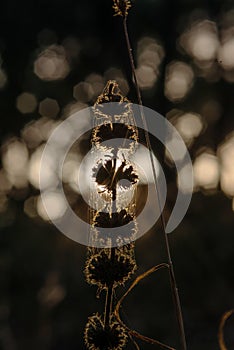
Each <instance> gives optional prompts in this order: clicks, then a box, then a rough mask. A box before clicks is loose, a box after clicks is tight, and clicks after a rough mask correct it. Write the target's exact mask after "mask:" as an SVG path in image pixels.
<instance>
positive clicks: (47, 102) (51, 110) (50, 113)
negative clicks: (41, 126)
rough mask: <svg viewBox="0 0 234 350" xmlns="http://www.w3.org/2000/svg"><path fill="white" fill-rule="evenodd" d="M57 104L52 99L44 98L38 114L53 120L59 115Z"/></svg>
mask: <svg viewBox="0 0 234 350" xmlns="http://www.w3.org/2000/svg"><path fill="white" fill-rule="evenodd" d="M59 109H60V108H59V105H58V102H57V101H56V100H54V99H52V98H46V99H44V100H43V101H41V102H40V104H39V113H40V115H42V116H43V117H47V118H55V117H56V116H57V115H58V113H59Z"/></svg>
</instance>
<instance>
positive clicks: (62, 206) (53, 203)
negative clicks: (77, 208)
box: [37, 191, 68, 221]
mask: <svg viewBox="0 0 234 350" xmlns="http://www.w3.org/2000/svg"><path fill="white" fill-rule="evenodd" d="M44 201H45V202H46V206H47V207H49V208H50V218H49V217H48V214H47V212H46V210H45V207H44V205H43V202H42V199H41V197H38V199H37V212H38V215H39V216H40V217H41V218H42V219H43V220H45V221H50V220H57V219H59V218H61V217H62V216H63V215H64V214H65V212H66V210H67V208H68V203H67V201H66V200H65V198H64V196H63V195H62V194H61V193H60V192H56V191H53V192H52V191H51V192H47V193H46V195H44Z"/></svg>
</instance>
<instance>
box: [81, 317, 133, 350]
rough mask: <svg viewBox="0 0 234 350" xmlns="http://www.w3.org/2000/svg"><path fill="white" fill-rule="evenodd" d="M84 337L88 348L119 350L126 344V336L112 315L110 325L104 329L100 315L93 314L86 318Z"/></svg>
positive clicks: (93, 349)
mask: <svg viewBox="0 0 234 350" xmlns="http://www.w3.org/2000/svg"><path fill="white" fill-rule="evenodd" d="M84 339H85V345H86V347H87V349H88V350H121V349H124V347H125V346H126V344H127V340H128V336H127V333H126V330H125V328H124V327H122V326H121V325H120V324H119V323H118V322H117V321H116V320H115V319H114V317H113V316H112V317H111V322H110V326H109V327H108V329H105V327H104V323H103V321H102V319H101V317H100V316H99V315H98V314H95V315H93V316H91V317H89V319H88V323H87V325H86V327H85V332H84Z"/></svg>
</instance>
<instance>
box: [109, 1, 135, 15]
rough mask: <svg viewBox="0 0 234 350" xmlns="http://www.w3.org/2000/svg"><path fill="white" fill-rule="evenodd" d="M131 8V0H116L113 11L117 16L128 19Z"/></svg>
mask: <svg viewBox="0 0 234 350" xmlns="http://www.w3.org/2000/svg"><path fill="white" fill-rule="evenodd" d="M131 7H132V3H131V1H130V0H114V5H113V9H114V11H115V16H121V17H123V18H126V17H127V15H128V11H129V10H130V8H131Z"/></svg>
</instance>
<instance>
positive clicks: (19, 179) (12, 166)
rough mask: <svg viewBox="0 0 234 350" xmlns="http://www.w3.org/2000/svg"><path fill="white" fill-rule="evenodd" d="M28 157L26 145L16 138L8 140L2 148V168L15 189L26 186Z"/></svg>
mask: <svg viewBox="0 0 234 350" xmlns="http://www.w3.org/2000/svg"><path fill="white" fill-rule="evenodd" d="M28 156H29V155H28V149H27V147H26V145H25V144H24V143H23V142H22V141H21V140H19V139H17V138H13V139H10V140H9V141H8V142H6V143H5V144H4V146H3V156H2V163H3V168H4V170H5V172H6V174H7V178H8V180H9V181H10V183H11V184H12V185H13V186H15V187H16V188H24V187H26V186H27V169H28Z"/></svg>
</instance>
